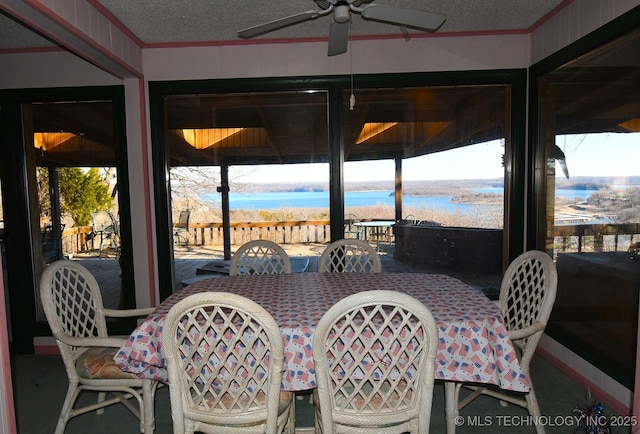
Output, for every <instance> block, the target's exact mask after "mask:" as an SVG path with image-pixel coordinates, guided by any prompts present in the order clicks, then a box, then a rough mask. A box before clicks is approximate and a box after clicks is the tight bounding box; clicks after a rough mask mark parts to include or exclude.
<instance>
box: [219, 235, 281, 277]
mask: <svg viewBox="0 0 640 434" xmlns="http://www.w3.org/2000/svg"><path fill="white" fill-rule="evenodd" d="M280 273H284V274H289V273H291V260H290V259H289V255H287V252H285V251H284V249H283V248H282V247H280V246H279V245H277V244H276V243H274V242H273V241H268V240H253V241H249V242H248V243H245V244H243V245H241V246H240V247H238V250H236V252H235V253H234V255H233V257H232V258H231V263H230V264H229V275H230V276H236V275H243V274H280Z"/></svg>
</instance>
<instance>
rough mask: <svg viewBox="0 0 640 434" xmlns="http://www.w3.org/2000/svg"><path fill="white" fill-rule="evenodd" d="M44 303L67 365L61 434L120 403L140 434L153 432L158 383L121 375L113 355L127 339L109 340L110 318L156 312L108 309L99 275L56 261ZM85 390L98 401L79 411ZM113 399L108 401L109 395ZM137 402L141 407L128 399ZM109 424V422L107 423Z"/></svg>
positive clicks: (48, 273) (43, 288)
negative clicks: (85, 416) (77, 419)
mask: <svg viewBox="0 0 640 434" xmlns="http://www.w3.org/2000/svg"><path fill="white" fill-rule="evenodd" d="M40 299H41V300H42V307H43V309H44V313H45V315H46V317H47V321H48V322H49V326H50V327H51V331H52V332H53V336H54V337H55V339H56V342H57V344H58V348H59V349H60V355H61V356H62V360H63V361H64V365H65V369H66V371H67V376H68V377H69V388H68V390H67V396H66V398H65V400H64V404H63V405H62V411H61V412H60V417H59V419H58V424H57V426H56V431H55V432H56V434H62V433H63V432H64V430H65V427H66V425H67V422H68V421H69V419H71V418H73V417H75V416H79V415H81V414H84V413H87V412H90V411H93V410H97V411H98V414H100V413H102V412H103V411H104V410H103V408H104V407H107V406H109V405H113V404H115V403H122V404H124V405H125V406H126V407H127V408H128V409H129V410H130V411H131V412H132V413H133V414H135V415H136V416H137V417H138V418H139V419H140V432H144V433H152V432H153V430H154V424H155V421H154V412H153V407H154V400H155V392H156V388H157V386H158V383H157V382H156V381H153V380H146V379H145V380H143V379H140V378H138V377H137V376H135V375H134V374H131V373H127V372H123V371H121V370H120V369H119V368H118V367H117V366H116V364H115V362H114V361H113V356H114V355H115V353H116V352H117V351H118V348H120V347H121V346H122V345H124V342H125V339H123V338H115V337H109V336H108V334H107V323H106V318H107V317H119V318H125V317H135V316H146V315H148V314H150V313H151V312H152V311H153V310H154V309H153V308H147V309H128V310H113V309H106V308H104V307H103V305H102V296H101V293H100V288H99V287H98V283H97V282H96V279H95V278H94V276H93V275H92V274H91V273H90V272H89V271H88V270H87V269H86V268H84V267H83V266H82V265H80V264H78V263H77V262H73V261H68V260H59V261H56V262H53V263H52V264H51V265H49V266H48V267H47V268H45V270H44V272H43V273H42V277H41V280H40ZM85 390H91V391H97V392H99V394H98V401H97V402H95V403H93V404H89V405H86V406H83V407H82V406H81V407H77V408H74V406H75V405H76V399H77V398H78V396H79V395H80V393H81V392H83V391H85ZM107 393H109V394H112V395H113V397H112V398H110V399H105V398H106V394H107ZM131 398H135V399H136V401H137V402H138V405H137V406H136V405H134V404H133V403H132V402H130V401H129V400H130V399H131ZM105 422H106V421H105Z"/></svg>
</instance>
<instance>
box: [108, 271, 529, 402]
mask: <svg viewBox="0 0 640 434" xmlns="http://www.w3.org/2000/svg"><path fill="white" fill-rule="evenodd" d="M374 289H386V290H395V291H400V292H404V293H407V294H409V295H411V296H413V297H415V298H417V299H418V300H420V301H421V302H422V303H424V304H425V305H426V306H427V308H428V309H429V310H430V311H431V313H432V314H433V316H434V319H435V320H436V324H437V327H438V334H439V339H438V351H437V355H436V361H435V363H436V366H435V379H436V380H438V379H439V380H445V381H456V382H471V383H485V384H494V385H497V386H499V387H500V388H502V389H506V390H513V391H520V392H526V391H528V390H529V384H528V381H527V378H526V376H525V374H524V372H523V371H522V369H521V367H520V365H519V363H518V359H517V357H516V353H515V349H514V346H513V343H512V342H511V340H510V338H509V336H508V334H507V330H506V328H505V325H504V321H503V318H502V316H501V314H500V311H499V310H498V308H497V306H496V305H495V304H494V303H493V302H492V301H491V300H489V299H488V298H487V297H486V296H485V295H484V294H483V293H482V291H480V290H479V289H476V288H473V287H471V286H469V285H467V284H466V283H463V282H462V281H460V280H458V279H456V278H454V277H451V276H448V275H444V274H427V273H317V272H306V273H291V274H264V275H244V276H221V277H218V278H211V279H204V280H200V281H198V282H195V283H193V284H191V285H189V286H187V287H186V288H183V289H181V290H179V291H177V292H175V293H173V294H172V295H171V296H169V297H168V298H166V299H165V300H164V301H163V302H162V303H161V304H160V305H158V306H157V307H156V309H155V310H154V311H153V313H151V314H150V315H149V316H148V317H147V318H145V319H144V320H143V321H142V322H141V323H140V324H139V325H138V326H137V327H136V328H135V329H134V331H133V332H132V333H131V335H130V336H129V338H128V339H127V340H126V342H125V344H124V345H123V346H122V347H121V348H120V349H119V350H118V352H117V354H116V356H115V357H114V359H115V362H116V364H117V365H118V366H119V367H120V368H121V369H122V370H123V371H127V372H131V373H134V374H136V375H138V376H139V377H141V378H150V379H154V380H157V381H161V382H167V379H168V374H167V369H166V367H165V359H164V355H163V351H162V341H161V335H162V327H163V323H164V320H165V317H166V315H167V313H168V312H169V309H171V307H172V306H173V305H175V304H176V303H177V302H178V301H179V300H181V299H183V298H185V297H187V296H189V295H191V294H194V293H198V292H203V291H221V292H230V293H234V294H239V295H242V296H245V297H248V298H250V299H252V300H254V301H255V302H257V303H258V304H260V305H261V306H262V307H264V308H265V309H266V310H267V311H268V312H269V313H270V314H271V315H272V316H273V317H274V319H275V320H276V322H277V323H278V325H279V326H280V329H281V331H282V334H283V340H284V346H285V372H284V373H283V378H282V388H283V389H284V390H291V391H301V390H309V389H313V388H315V387H316V379H315V371H314V365H313V353H312V340H313V332H314V329H315V326H316V324H317V323H318V322H319V320H320V318H321V317H322V315H323V314H324V313H325V312H326V311H327V310H328V309H329V308H330V307H331V306H333V305H334V304H336V303H339V302H340V300H341V299H342V298H344V297H346V296H349V295H351V294H354V293H357V292H361V291H368V290H374Z"/></svg>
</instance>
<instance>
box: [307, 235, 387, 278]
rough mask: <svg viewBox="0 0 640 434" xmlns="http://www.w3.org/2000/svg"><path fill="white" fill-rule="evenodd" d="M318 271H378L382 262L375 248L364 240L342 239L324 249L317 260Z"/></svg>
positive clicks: (380, 269)
mask: <svg viewBox="0 0 640 434" xmlns="http://www.w3.org/2000/svg"><path fill="white" fill-rule="evenodd" d="M318 271H319V272H322V273H326V272H338V273H351V272H369V273H379V272H380V271H382V264H381V263H380V257H379V256H378V253H377V252H376V250H375V249H374V248H373V247H372V246H371V245H370V244H369V243H367V242H366V241H362V240H354V239H342V240H337V241H334V242H333V243H331V244H329V245H328V246H327V248H326V249H324V251H323V252H322V255H320V259H319V260H318Z"/></svg>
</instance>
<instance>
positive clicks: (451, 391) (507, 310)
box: [445, 250, 558, 433]
mask: <svg viewBox="0 0 640 434" xmlns="http://www.w3.org/2000/svg"><path fill="white" fill-rule="evenodd" d="M557 285H558V274H557V271H556V266H555V264H554V262H553V260H552V259H551V257H550V256H549V255H548V254H546V253H545V252H541V251H537V250H532V251H529V252H525V253H523V254H521V255H520V256H518V257H517V258H516V259H514V260H513V261H512V262H511V264H510V265H509V267H508V268H507V271H505V274H504V276H503V279H502V284H501V286H500V298H499V300H498V306H499V307H500V310H501V312H502V316H503V318H504V321H505V326H506V328H507V330H508V332H509V337H510V338H511V340H512V341H513V344H514V346H515V347H516V353H517V355H518V359H519V362H520V366H521V367H522V370H523V372H524V374H525V375H526V376H527V380H528V382H529V386H530V387H531V389H530V391H529V392H528V393H525V394H519V395H516V394H508V393H505V392H502V391H500V390H499V389H497V388H493V387H488V386H487V387H473V386H470V385H468V384H464V383H454V382H446V383H445V390H446V391H445V395H446V413H447V432H454V431H455V418H456V417H457V416H458V415H459V411H460V410H461V409H463V408H464V407H465V406H466V405H467V404H469V403H470V402H471V401H473V400H474V399H475V398H476V397H478V396H480V395H489V396H492V397H494V398H498V399H499V400H500V401H501V404H504V405H506V403H507V402H510V403H512V404H516V405H519V406H521V407H523V408H525V409H527V410H528V412H529V414H530V415H531V416H533V417H534V420H539V419H540V408H539V406H538V400H537V399H536V394H535V391H534V388H533V382H532V381H531V374H530V372H529V365H530V362H531V358H532V357H533V354H534V353H535V350H536V347H537V346H538V341H539V340H540V337H541V336H542V334H543V333H544V329H545V327H546V325H547V321H548V320H549V316H550V315H551V310H552V309H553V304H554V302H555V298H556V289H557ZM462 387H465V388H468V389H472V390H473V392H472V393H471V394H469V395H467V396H465V397H464V398H463V399H462V400H460V389H461V388H462ZM523 395H524V396H523ZM536 432H537V433H544V432H545V430H544V426H543V425H540V424H538V425H536Z"/></svg>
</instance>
